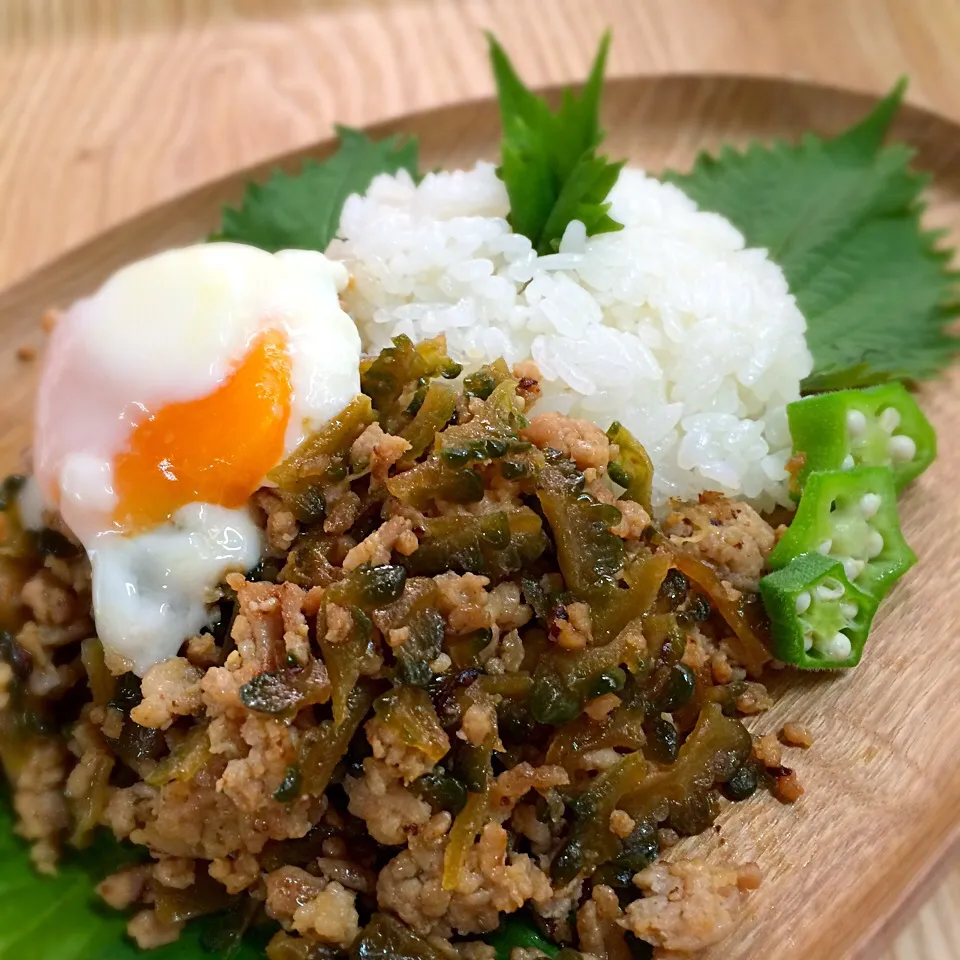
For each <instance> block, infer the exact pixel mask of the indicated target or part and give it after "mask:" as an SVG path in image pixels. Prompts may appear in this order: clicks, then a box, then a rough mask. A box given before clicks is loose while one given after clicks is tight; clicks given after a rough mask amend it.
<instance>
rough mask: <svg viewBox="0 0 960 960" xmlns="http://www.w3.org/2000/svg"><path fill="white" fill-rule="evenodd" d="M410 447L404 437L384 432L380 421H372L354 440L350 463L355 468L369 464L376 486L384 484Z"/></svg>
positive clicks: (372, 480)
mask: <svg viewBox="0 0 960 960" xmlns="http://www.w3.org/2000/svg"><path fill="white" fill-rule="evenodd" d="M409 449H410V444H409V443H408V442H407V441H406V440H404V439H403V437H394V436H391V435H390V434H389V433H384V432H383V429H382V428H381V427H380V425H379V424H378V423H371V424H370V426H369V427H367V429H366V430H364V431H363V433H361V434H360V436H359V437H357V439H356V440H355V441H354V442H353V446H352V447H351V448H350V464H351V466H352V467H354V469H357V468H362V467H364V466H367V467H369V468H370V479H371V482H372V484H373V486H374V487H378V486H383V484H384V483H385V482H386V479H387V474H388V472H389V470H390V468H391V467H392V466H393V465H394V464H395V463H396V462H397V461H398V460H399V459H400V458H401V457H402V456H403V455H404V454H405V453H406V452H407V451H408V450H409Z"/></svg>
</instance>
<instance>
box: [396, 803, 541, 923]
mask: <svg viewBox="0 0 960 960" xmlns="http://www.w3.org/2000/svg"><path fill="white" fill-rule="evenodd" d="M450 822H451V821H450V815H449V814H448V813H440V814H437V815H436V816H435V817H433V818H432V819H431V821H430V823H429V824H428V825H427V826H426V827H425V828H424V829H423V830H421V831H420V833H419V834H417V835H416V836H414V837H411V838H410V845H409V847H408V849H406V850H403V851H402V852H401V853H399V854H398V855H397V856H396V857H394V858H393V860H391V861H390V862H389V863H388V864H387V865H386V866H385V867H384V868H383V870H381V871H380V878H379V880H378V881H377V897H378V901H379V903H380V906H381V908H383V909H386V910H389V911H391V912H392V913H395V914H396V915H397V916H398V917H400V919H401V920H403V921H404V922H405V923H407V924H408V925H409V926H410V927H411V928H412V929H413V930H415V931H416V932H417V933H419V934H420V935H421V936H429V935H431V934H436V935H438V936H449V935H450V934H451V933H452V932H453V931H454V930H455V931H457V932H459V933H464V934H467V933H486V932H488V931H490V930H493V929H495V928H496V927H497V926H498V924H499V923H500V914H502V913H513V912H514V911H516V910H519V909H520V907H522V906H523V904H524V903H526V902H527V901H529V900H533V901H545V900H548V899H549V898H550V896H551V895H552V893H553V888H552V887H551V886H550V880H549V878H548V877H547V876H546V874H544V873H543V871H542V870H540V868H539V867H537V866H536V864H535V863H534V861H533V860H532V859H531V858H530V857H529V856H527V855H526V854H517V853H509V852H508V836H507V831H506V830H504V828H503V827H502V826H500V824H499V823H488V824H486V825H485V826H484V828H483V830H482V831H481V833H480V837H479V839H478V840H477V842H476V843H475V844H474V846H473V847H471V849H470V851H469V852H468V854H467V858H466V863H465V866H464V869H463V872H462V876H461V879H460V882H459V884H458V885H457V887H456V889H454V890H445V889H444V888H443V883H442V876H443V858H444V852H445V850H446V839H447V838H446V834H447V831H448V830H449V827H450Z"/></svg>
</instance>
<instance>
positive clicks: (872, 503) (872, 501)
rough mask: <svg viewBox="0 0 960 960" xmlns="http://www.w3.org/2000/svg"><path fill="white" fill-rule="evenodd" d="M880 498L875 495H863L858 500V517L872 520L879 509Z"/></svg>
mask: <svg viewBox="0 0 960 960" xmlns="http://www.w3.org/2000/svg"><path fill="white" fill-rule="evenodd" d="M880 503H881V500H880V497H879V495H878V494H876V493H865V494H864V495H863V496H862V497H861V498H860V515H861V516H862V517H863V519H864V520H872V519H873V518H874V517H875V516H876V515H877V511H878V510H879V509H880Z"/></svg>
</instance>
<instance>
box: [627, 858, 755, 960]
mask: <svg viewBox="0 0 960 960" xmlns="http://www.w3.org/2000/svg"><path fill="white" fill-rule="evenodd" d="M633 882H634V884H636V886H637V887H639V888H640V890H642V891H643V897H642V898H641V899H640V900H634V901H633V903H631V904H630V905H629V906H628V907H627V909H626V915H625V916H624V917H623V919H621V920H619V921H618V922H619V924H620V925H621V926H622V927H624V928H625V929H626V930H629V931H630V932H631V933H633V934H634V936H636V937H639V939H641V940H645V941H646V942H647V943H651V944H653V945H654V946H655V947H661V948H663V949H665V950H672V951H677V952H682V953H693V952H695V951H697V950H703V949H705V948H706V947H709V946H711V945H712V944H715V943H719V942H720V941H721V940H723V939H724V937H727V936H729V935H730V934H731V933H732V932H733V931H734V929H735V928H736V926H737V923H738V922H739V920H740V914H741V911H742V909H743V904H744V900H745V899H746V896H747V893H748V891H750V890H754V889H756V888H757V886H759V884H760V871H759V870H758V869H757V865H756V864H755V863H747V864H743V865H741V866H739V867H722V866H717V865H715V864H708V863H707V862H706V861H704V860H699V859H696V860H677V861H676V862H674V863H662V862H661V863H655V864H653V865H652V866H650V867H647V868H646V869H645V870H642V871H641V872H640V873H638V874H637V875H636V876H635V877H634V878H633Z"/></svg>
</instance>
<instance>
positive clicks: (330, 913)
mask: <svg viewBox="0 0 960 960" xmlns="http://www.w3.org/2000/svg"><path fill="white" fill-rule="evenodd" d="M265 884H266V888H267V913H268V914H269V916H271V917H273V919H274V920H279V921H280V923H281V924H283V926H284V927H285V928H286V929H288V930H295V931H296V932H297V933H299V934H302V935H306V936H309V937H310V938H311V939H313V940H317V941H319V942H320V943H329V944H334V945H337V946H342V947H349V946H350V944H351V943H353V941H354V939H355V938H356V936H357V933H359V931H360V922H359V921H360V918H359V916H358V914H357V908H356V905H355V901H356V896H357V895H356V893H355V892H354V891H353V890H348V889H346V888H345V887H344V886H343V885H342V884H340V883H338V882H337V881H336V880H326V879H324V878H322V877H315V876H313V875H312V874H309V873H307V872H306V870H302V869H301V868H300V867H292V866H287V867H281V868H280V869H279V870H274V871H273V872H272V873H270V874H268V875H267V876H266V878H265Z"/></svg>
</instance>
